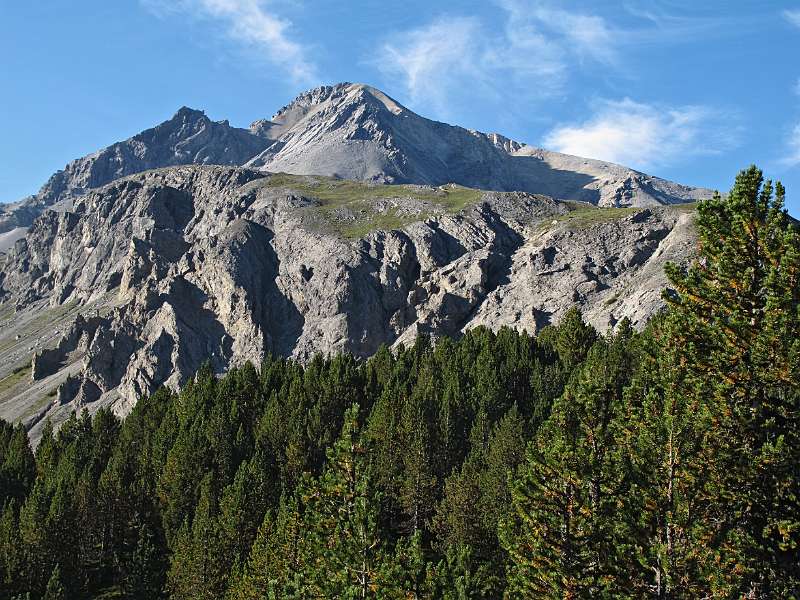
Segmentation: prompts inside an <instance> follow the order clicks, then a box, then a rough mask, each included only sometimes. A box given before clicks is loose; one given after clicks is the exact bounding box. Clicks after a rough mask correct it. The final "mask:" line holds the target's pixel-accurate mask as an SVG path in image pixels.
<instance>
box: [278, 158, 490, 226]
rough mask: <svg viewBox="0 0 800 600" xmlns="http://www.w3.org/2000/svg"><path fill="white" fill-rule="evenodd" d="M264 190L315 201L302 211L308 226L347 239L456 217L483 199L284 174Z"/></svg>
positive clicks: (450, 189)
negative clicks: (436, 217) (447, 215)
mask: <svg viewBox="0 0 800 600" xmlns="http://www.w3.org/2000/svg"><path fill="white" fill-rule="evenodd" d="M268 185H269V186H271V187H281V188H286V189H287V190H291V191H293V192H296V193H297V194H299V195H302V196H304V197H307V198H311V199H314V200H317V201H319V205H317V206H314V207H310V208H306V209H304V210H306V211H309V212H310V220H311V223H312V224H313V225H316V226H318V227H325V228H326V229H332V230H333V231H334V232H336V233H337V234H339V235H341V236H342V237H344V238H347V239H358V238H361V237H364V236H365V235H367V234H369V233H371V232H373V231H376V230H380V229H382V230H389V229H400V228H402V227H405V226H406V225H410V224H411V223H415V222H418V221H424V220H425V219H427V218H429V217H431V216H433V215H437V214H444V213H457V212H458V211H460V210H463V209H464V208H466V207H468V206H470V205H472V204H475V203H477V202H478V201H479V200H480V199H481V196H482V195H483V192H481V191H480V190H476V189H472V188H466V187H462V186H459V185H455V184H449V185H445V186H439V187H430V186H422V185H384V184H379V183H369V182H363V181H352V180H348V179H335V178H333V177H321V176H316V175H314V176H312V175H288V174H285V173H278V174H275V175H272V176H271V177H270V178H269V182H268Z"/></svg>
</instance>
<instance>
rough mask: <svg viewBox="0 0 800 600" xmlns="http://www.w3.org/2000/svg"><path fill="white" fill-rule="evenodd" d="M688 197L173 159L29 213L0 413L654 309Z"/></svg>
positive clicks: (5, 292)
mask: <svg viewBox="0 0 800 600" xmlns="http://www.w3.org/2000/svg"><path fill="white" fill-rule="evenodd" d="M691 217H692V210H691V207H686V206H660V207H651V208H598V207H595V206H593V205H590V204H580V203H576V202H563V201H558V200H554V199H552V198H550V197H547V196H541V195H534V194H529V193H526V192H496V191H479V190H473V189H468V188H463V187H459V186H454V185H448V186H439V187H437V186H418V185H403V186H387V185H379V184H372V183H358V182H352V181H342V180H336V179H330V178H324V177H316V176H314V177H312V176H287V175H271V174H267V173H264V172H261V171H257V170H253V169H244V168H235V167H210V166H209V167H204V166H183V167H172V168H167V169H159V170H155V171H148V172H145V173H142V174H136V175H132V176H128V177H124V178H122V179H119V180H117V181H115V182H113V183H110V184H108V185H106V186H104V187H101V188H99V189H97V190H93V191H90V192H88V193H86V194H84V195H82V196H80V197H79V198H78V199H77V200H76V202H75V204H74V207H73V208H72V209H71V210H62V211H61V212H57V211H54V210H47V211H45V212H44V213H43V214H42V215H41V216H40V217H38V218H37V219H35V220H34V222H33V224H32V225H31V227H30V230H29V231H28V233H27V235H26V237H25V238H24V239H22V240H19V241H17V242H16V243H15V245H14V247H13V248H12V249H11V250H10V251H9V253H8V255H7V257H6V263H5V265H4V266H3V267H2V271H0V300H1V301H2V304H0V319H2V320H3V324H2V333H0V356H2V357H3V361H2V362H3V364H4V367H2V371H0V378H2V380H0V416H2V417H4V418H12V419H22V420H24V421H26V422H28V423H29V424H30V425H31V426H32V427H33V428H34V429H33V433H34V435H35V434H36V432H37V431H38V428H39V427H40V426H41V423H42V419H43V418H44V417H45V416H50V417H52V418H53V419H56V420H58V419H59V418H61V417H63V416H64V415H66V414H68V412H69V411H71V410H74V409H75V408H77V407H81V406H87V407H89V408H91V409H94V408H97V407H100V406H106V405H110V406H113V407H114V408H115V410H117V411H119V412H120V413H125V412H127V411H128V410H129V409H130V408H131V406H132V405H133V403H135V401H136V400H137V398H139V397H140V396H141V395H142V394H147V393H150V392H152V391H153V390H154V389H155V388H156V387H157V386H159V385H161V384H166V385H171V386H175V385H177V384H179V383H181V382H183V381H184V380H185V379H186V378H187V377H189V376H191V375H192V373H194V371H195V370H196V369H197V368H198V367H199V366H200V364H202V362H204V361H210V362H211V364H212V366H213V367H214V369H216V370H217V371H220V372H221V371H223V370H225V369H226V368H227V367H228V366H230V365H232V364H238V363H241V362H244V361H246V360H250V361H255V362H258V361H260V360H261V359H262V358H263V357H264V356H265V353H267V352H273V353H276V354H279V355H282V356H293V357H297V358H300V359H305V358H307V357H309V356H311V355H312V354H313V353H316V352H323V353H332V352H339V351H344V352H351V353H353V354H355V355H358V356H368V355H370V354H372V353H373V352H375V350H376V349H377V348H378V347H379V345H381V344H388V345H395V344H399V343H410V342H412V341H413V339H414V338H415V337H416V336H417V335H418V334H419V333H427V334H430V335H433V336H441V335H458V334H459V333H460V332H462V331H464V330H465V329H467V328H470V327H474V326H477V325H486V326H489V327H492V328H498V327H500V326H503V325H508V326H511V327H517V328H524V329H527V330H528V331H531V332H535V331H537V330H538V329H540V328H541V327H543V326H546V325H547V324H549V323H551V322H554V321H557V320H558V319H559V318H560V317H561V315H563V313H564V312H565V311H566V310H568V309H569V308H570V307H571V306H573V305H574V304H578V305H580V306H581V307H582V308H583V310H584V311H585V314H586V315H587V317H588V319H589V320H590V321H592V322H593V323H594V324H595V325H596V326H598V327H599V328H601V329H603V330H605V329H606V328H608V327H610V326H613V325H614V324H615V323H616V322H617V321H618V320H619V319H622V318H624V317H629V318H631V319H632V320H633V322H634V324H637V325H641V324H643V323H644V322H645V321H646V320H647V318H648V317H649V316H650V315H651V314H652V313H653V312H654V311H656V310H658V308H659V306H660V299H659V298H660V292H661V290H662V288H663V287H664V285H665V280H664V276H663V270H662V266H663V263H664V262H665V261H666V260H668V259H670V260H679V261H680V260H685V259H686V258H687V257H688V256H689V255H690V254H691V251H692V244H693V237H692V233H691Z"/></svg>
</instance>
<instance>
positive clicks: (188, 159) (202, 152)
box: [0, 107, 271, 251]
mask: <svg viewBox="0 0 800 600" xmlns="http://www.w3.org/2000/svg"><path fill="white" fill-rule="evenodd" d="M270 143H271V142H270V141H269V140H266V139H264V138H262V137H260V136H258V135H256V134H254V133H253V132H251V131H249V130H247V129H237V128H235V127H231V126H230V124H229V123H228V122H227V121H221V122H215V121H212V120H210V119H209V118H208V117H207V116H206V115H205V114H204V113H202V112H201V111H198V110H193V109H191V108H187V107H183V108H181V109H180V110H178V112H176V113H175V115H174V116H173V117H172V118H171V119H169V120H168V121H164V122H163V123H161V124H160V125H157V126H156V127H153V128H152V129H148V130H146V131H143V132H142V133H139V134H137V135H135V136H133V137H132V138H130V139H128V140H125V141H124V142H118V143H116V144H112V145H111V146H109V147H108V148H104V149H103V150H100V151H98V152H95V153H94V154H90V155H89V156H85V157H83V158H79V159H77V160H73V161H72V162H70V163H69V164H68V165H67V166H66V167H64V169H63V170H62V171H58V172H56V173H55V174H53V175H52V176H51V177H50V179H48V180H47V182H46V183H45V184H44V186H42V189H41V190H39V192H38V193H37V194H36V195H34V196H30V197H29V198H26V199H24V200H22V201H21V202H17V203H15V204H10V205H6V206H5V207H0V208H2V212H0V236H2V235H3V234H8V233H9V232H12V231H13V230H15V229H24V228H27V227H29V226H30V225H31V223H32V222H33V220H34V219H35V218H36V217H37V216H38V215H39V214H41V212H42V211H43V210H44V209H46V208H50V207H56V208H58V207H60V206H62V205H63V206H64V207H65V208H68V207H69V206H71V203H72V202H73V201H74V199H75V198H77V197H80V196H81V195H83V194H84V193H85V192H86V191H88V190H91V189H95V188H98V187H100V186H103V185H105V184H107V183H110V182H111V181H114V180H115V179H119V178H120V177H124V176H126V175H131V174H133V173H141V172H142V171H147V170H148V169H155V168H159V167H168V166H172V165H186V164H211V165H240V164H242V163H244V162H247V161H248V160H249V159H250V158H251V157H252V156H254V155H256V154H258V153H260V152H261V151H262V150H263V149H264V148H265V147H266V146H268V145H269V144H270ZM19 234H20V232H17V233H16V235H15V238H18V237H19ZM3 239H4V238H0V251H2V250H3V249H5V248H7V247H8V246H9V245H10V243H13V241H14V240H13V239H11V236H9V235H6V237H5V241H6V243H5V244H3ZM3 246H5V248H4V247H3Z"/></svg>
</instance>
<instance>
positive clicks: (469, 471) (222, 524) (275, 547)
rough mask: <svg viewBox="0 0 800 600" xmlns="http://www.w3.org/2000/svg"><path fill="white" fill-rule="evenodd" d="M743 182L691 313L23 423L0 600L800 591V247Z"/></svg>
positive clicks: (3, 514) (8, 453)
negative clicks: (122, 410)
mask: <svg viewBox="0 0 800 600" xmlns="http://www.w3.org/2000/svg"><path fill="white" fill-rule="evenodd" d="M776 191H777V194H776V195H775V197H773V195H774V194H773V191H772V188H771V186H770V184H763V182H762V179H761V174H760V172H758V171H757V170H756V169H750V170H749V171H746V172H744V173H743V174H741V175H740V177H739V178H738V179H737V183H736V186H735V187H734V189H733V191H732V192H731V194H730V196H729V197H728V198H726V199H721V198H715V199H713V200H710V201H708V202H704V203H702V204H701V205H700V207H699V209H698V220H697V229H698V233H699V238H700V256H699V259H698V260H697V261H696V262H695V263H693V264H692V265H689V266H687V267H677V266H671V267H669V268H668V275H669V277H670V280H671V282H672V287H673V289H672V290H671V291H670V292H669V294H668V304H669V307H668V310H667V311H665V313H664V314H662V315H660V316H658V317H656V318H655V319H654V320H653V321H651V323H650V324H649V325H648V327H647V329H646V330H645V331H644V332H642V333H636V332H634V331H633V329H632V328H631V326H630V323H628V322H627V321H625V320H623V321H622V322H621V323H619V324H618V325H617V327H616V329H615V331H613V332H608V333H607V334H605V335H601V334H599V333H598V332H597V331H595V330H594V329H593V328H592V327H591V326H590V325H588V324H586V323H585V322H584V321H583V318H582V316H581V313H580V311H579V310H578V309H577V308H576V309H573V310H571V311H569V312H568V313H567V315H566V316H565V317H564V319H563V320H562V321H561V323H560V324H558V325H557V326H550V327H546V328H545V329H544V330H542V331H541V332H540V333H539V335H538V336H537V337H536V338H532V337H530V336H528V335H527V334H525V333H519V332H516V331H514V330H511V329H501V330H500V331H498V332H496V333H494V332H491V331H489V330H488V329H485V328H477V329H474V330H472V331H469V332H467V333H465V334H464V335H463V336H462V337H461V338H460V339H458V340H450V339H440V340H436V342H435V343H434V342H433V341H432V340H430V339H428V338H427V337H425V336H420V337H419V338H418V339H417V341H416V342H415V343H414V345H413V346H412V347H408V348H406V347H402V346H401V347H399V348H397V349H395V350H392V351H390V350H389V349H388V348H385V347H384V348H381V349H379V350H378V352H377V353H376V354H375V355H374V356H373V357H372V358H371V359H369V360H366V361H358V360H356V359H354V358H352V357H350V356H337V357H334V358H330V359H325V358H322V357H315V358H313V359H312V360H311V361H309V362H308V363H307V364H305V365H301V364H299V363H297V362H295V361H291V360H285V359H281V358H276V357H273V356H269V357H267V359H266V360H265V361H264V363H263V364H262V365H261V368H260V369H256V368H255V367H253V366H252V365H249V364H246V365H244V366H242V367H239V368H235V369H232V370H231V371H230V372H228V373H227V374H226V375H225V376H223V377H220V378H217V377H215V376H214V374H213V373H212V371H211V369H210V368H209V367H203V368H202V369H200V371H199V372H198V373H197V375H196V377H195V378H193V379H192V380H191V381H188V382H186V383H185V385H184V386H183V387H182V389H181V390H180V391H179V392H177V393H175V392H171V391H169V390H166V389H161V390H158V391H157V392H156V393H155V394H153V395H152V396H151V397H149V398H142V399H141V400H140V401H139V402H138V404H137V405H136V407H135V408H134V410H133V411H132V413H131V414H130V415H128V416H127V417H126V418H125V419H124V420H123V421H120V420H119V419H117V418H116V417H115V416H114V415H113V414H112V413H110V412H108V411H105V410H101V411H98V412H97V413H96V414H95V415H94V416H93V417H90V416H89V415H88V414H87V413H85V412H84V413H83V414H81V415H75V414H73V415H72V416H71V417H70V418H69V419H68V420H67V421H66V422H65V423H63V424H62V425H61V427H60V428H59V429H58V431H54V429H53V427H52V426H50V425H49V424H47V426H46V427H45V429H44V432H43V436H42V439H41V441H40V443H39V445H38V447H37V449H36V452H35V454H34V453H33V452H32V451H31V449H30V446H29V445H28V440H27V436H26V433H25V431H24V429H23V428H22V427H20V426H17V427H12V426H10V425H8V424H6V423H3V422H2V421H0V600H10V599H12V598H65V599H72V598H130V599H134V598H136V599H139V598H144V599H162V598H229V599H232V600H234V599H235V600H245V599H246V600H256V599H262V598H273V599H277V598H298V599H299V598H303V599H305V598H329V597H337V598H389V599H394V598H397V599H408V598H416V599H422V598H444V599H448V600H466V599H478V598H501V597H506V598H585V597H600V598H621V597H631V598H646V597H653V598H659V599H668V598H669V599H672V598H698V597H715V598H716V597H719V598H740V597H744V598H792V597H800V593H799V592H798V586H800V567H798V565H800V518H799V517H798V515H800V473H798V470H799V469H800V437H799V436H800V433H799V432H800V429H798V427H800V414H798V400H799V399H800V398H798V382H799V381H800V308H798V307H800V241H798V233H797V230H796V227H795V225H794V224H793V223H792V222H791V221H790V220H789V218H788V217H787V216H786V215H785V213H784V212H783V211H782V199H783V190H782V188H781V187H780V186H776Z"/></svg>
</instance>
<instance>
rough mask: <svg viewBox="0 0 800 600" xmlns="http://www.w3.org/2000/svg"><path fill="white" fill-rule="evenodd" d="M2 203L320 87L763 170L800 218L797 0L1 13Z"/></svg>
mask: <svg viewBox="0 0 800 600" xmlns="http://www.w3.org/2000/svg"><path fill="white" fill-rule="evenodd" d="M0 56H2V57H3V58H2V59H0V89H2V93H0V131H1V132H2V134H1V137H0V200H1V201H13V200H16V199H19V198H21V197H22V196H24V195H26V194H29V193H32V192H34V191H36V190H37V189H38V187H39V186H40V185H41V184H42V183H43V182H44V181H45V180H46V178H47V177H48V176H49V175H50V174H51V173H52V172H53V171H55V170H56V169H59V168H61V167H63V165H64V164H65V163H66V162H68V161H69V160H71V159H73V158H76V157H79V156H82V155H85V154H88V153H89V152H92V151H94V150H96V149H98V148H101V147H103V146H105V145H108V144H110V143H112V142H114V141H117V140H121V139H124V138H126V137H129V136H130V135H133V134H135V133H137V132H138V131H141V130H142V129H146V128H148V127H151V126H153V125H155V124H156V123H159V122H161V121H163V120H165V119H167V118H169V117H170V116H171V115H172V114H173V113H174V112H175V111H176V110H177V109H178V108H179V107H180V106H182V105H188V106H191V107H193V108H200V109H203V110H205V111H206V113H207V114H208V115H209V116H210V117H211V118H213V119H217V120H221V119H229V120H230V121H231V123H232V124H234V125H239V126H246V125H248V124H249V123H250V122H251V121H253V120H255V119H257V118H264V117H270V116H271V115H272V114H273V113H274V112H275V111H276V110H277V109H279V108H280V107H281V106H283V105H285V104H287V103H288V102H289V101H290V100H291V99H292V98H293V97H294V96H295V95H296V94H297V93H299V92H301V91H303V90H305V89H308V88H310V87H314V86H316V85H320V84H329V83H336V82H339V81H358V82H365V83H369V84H372V85H374V86H376V87H379V88H381V89H383V90H384V91H386V92H387V93H388V94H389V95H391V96H393V97H394V98H396V99H397V100H399V101H401V102H402V103H403V104H405V105H406V106H408V107H409V108H411V109H413V110H415V111H416V112H418V113H420V114H422V115H424V116H428V117H431V118H435V119H439V120H443V121H447V122H450V123H454V124H458V125H463V126H466V127H470V128H474V129H479V130H481V131H497V132H500V133H503V134H505V135H508V136H509V137H513V138H515V139H518V140H520V141H524V142H527V143H531V144H536V145H541V146H544V147H546V148H549V149H553V150H560V151H564V152H569V153H572V154H579V155H584V156H591V157H595V158H601V159H606V160H612V161H616V162H621V163H623V164H626V165H629V166H632V167H636V168H639V169H642V170H644V171H646V172H648V173H652V174H655V175H659V176H662V177H666V178H669V179H674V180H676V181H680V182H683V183H689V184H695V185H704V186H708V187H712V188H719V189H723V190H725V189H728V188H729V187H730V184H731V182H732V179H733V177H734V175H735V173H736V172H737V171H738V170H739V169H740V168H743V167H745V166H747V165H749V164H750V163H756V164H758V165H759V166H761V167H762V168H763V169H764V170H765V171H766V173H767V175H768V176H770V177H772V178H775V179H780V180H782V181H783V182H784V184H785V185H786V186H787V188H788V192H787V195H788V205H789V208H790V211H791V212H792V213H793V214H795V215H800V60H798V58H800V2H788V1H782V2H781V1H770V0H753V1H744V0H740V1H730V0H728V1H721V0H718V1H715V0H710V1H706V2H697V0H692V1H685V0H656V1H648V2H610V1H609V2H602V1H592V2H589V1H583V2H577V1H575V2H568V1H562V2H557V1H555V0H553V1H547V0H481V1H473V0H462V1H459V2H451V1H437V0H424V1H423V0H405V1H404V2H378V1H371V2H367V1H359V0H348V1H346V2H343V1H342V0H114V1H113V2H109V1H108V0H102V1H100V0H76V1H74V2H64V1H63V0H38V1H36V2H14V1H9V2H3V3H2V7H0Z"/></svg>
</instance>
